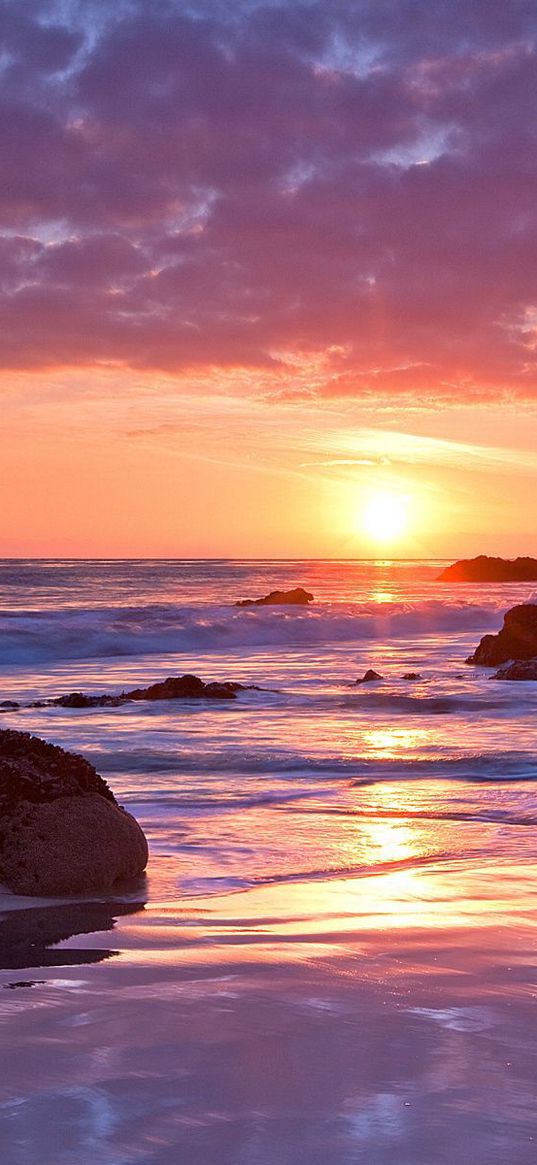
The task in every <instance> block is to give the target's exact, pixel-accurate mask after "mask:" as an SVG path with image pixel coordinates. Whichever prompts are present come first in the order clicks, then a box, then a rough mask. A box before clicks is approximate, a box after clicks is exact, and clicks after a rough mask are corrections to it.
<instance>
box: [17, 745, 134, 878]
mask: <svg viewBox="0 0 537 1165" xmlns="http://www.w3.org/2000/svg"><path fill="white" fill-rule="evenodd" d="M147 857H148V849H147V842H146V839H145V837H144V834H143V832H142V830H141V829H140V826H139V825H138V822H137V821H135V819H134V817H132V816H131V814H130V813H127V812H126V810H125V809H122V808H121V807H120V806H119V805H118V803H117V801H116V799H115V797H114V794H113V793H112V790H111V789H110V788H109V787H108V785H107V784H106V781H104V780H103V778H102V777H100V776H99V774H98V773H97V772H96V770H95V769H94V768H93V765H91V764H90V763H89V761H86V760H84V758H83V757H81V756H76V755H74V754H72V753H68V752H65V751H64V750H63V749H62V748H57V747H56V746H55V745H53V744H47V743H46V742H45V741H44V740H40V739H39V738H38V737H36V736H30V734H29V733H27V732H14V731H11V730H7V731H0V881H2V882H4V883H5V884H6V885H7V886H9V888H10V889H11V890H13V891H14V892H15V893H17V894H29V895H32V896H33V895H38V896H42V895H47V896H49V895H64V894H89V893H93V892H96V891H103V890H110V889H111V888H112V887H113V886H114V885H115V884H116V883H118V882H123V881H126V880H128V879H132V878H135V877H138V876H139V875H141V874H142V873H143V871H144V869H145V867H146V864H147Z"/></svg>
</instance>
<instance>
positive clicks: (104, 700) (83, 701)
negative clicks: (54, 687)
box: [51, 692, 125, 708]
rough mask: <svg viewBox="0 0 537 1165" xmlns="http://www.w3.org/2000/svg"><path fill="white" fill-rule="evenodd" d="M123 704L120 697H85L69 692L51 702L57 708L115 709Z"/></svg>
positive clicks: (81, 693)
mask: <svg viewBox="0 0 537 1165" xmlns="http://www.w3.org/2000/svg"><path fill="white" fill-rule="evenodd" d="M124 702H125V701H124V699H123V697H122V696H86V695H84V693H83V692H70V693H69V695H68V696H57V697H56V699H54V700H51V704H53V705H54V706H55V707H58V708H117V707H118V706H119V704H123V703H124Z"/></svg>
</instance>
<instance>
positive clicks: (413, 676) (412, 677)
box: [402, 671, 422, 680]
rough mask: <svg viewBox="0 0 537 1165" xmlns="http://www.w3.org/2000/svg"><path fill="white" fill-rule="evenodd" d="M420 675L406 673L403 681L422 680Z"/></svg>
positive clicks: (413, 672)
mask: <svg viewBox="0 0 537 1165" xmlns="http://www.w3.org/2000/svg"><path fill="white" fill-rule="evenodd" d="M421 678H422V677H421V676H420V673H419V672H417V671H406V672H405V674H404V676H402V679H404V680H421Z"/></svg>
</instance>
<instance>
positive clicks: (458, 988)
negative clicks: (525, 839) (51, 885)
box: [0, 860, 537, 1165]
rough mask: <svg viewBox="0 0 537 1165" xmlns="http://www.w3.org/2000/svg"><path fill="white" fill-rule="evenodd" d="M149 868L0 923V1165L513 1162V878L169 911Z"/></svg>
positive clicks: (527, 1023) (521, 1032)
mask: <svg viewBox="0 0 537 1165" xmlns="http://www.w3.org/2000/svg"><path fill="white" fill-rule="evenodd" d="M155 866H156V869H155V868H154V869H153V872H152V875H151V878H150V881H149V886H148V894H149V901H148V903H146V905H145V906H143V905H142V904H141V903H140V902H130V903H120V904H116V905H115V906H114V905H113V904H111V903H110V902H105V903H101V904H95V903H92V904H84V903H71V904H67V905H59V906H58V904H56V905H51V906H43V905H42V904H41V905H40V906H37V905H36V904H35V903H31V902H30V900H27V901H26V902H25V903H24V905H25V906H27V909H25V910H24V911H19V910H17V911H15V912H14V911H13V910H11V911H9V912H8V913H7V914H5V915H4V919H5V920H6V921H5V922H4V923H3V924H2V931H3V944H4V945H3V948H2V953H3V957H4V962H3V966H4V968H5V969H3V970H2V971H1V972H0V983H1V986H0V1014H1V1020H2V1039H1V1047H2V1051H1V1057H2V1073H1V1079H2V1089H1V1107H0V1143H1V1144H2V1162H3V1165H30V1163H32V1165H33V1163H34V1162H38V1161H39V1163H40V1165H53V1163H54V1165H58V1163H65V1165H67V1163H68V1165H90V1162H92V1163H96V1165H130V1163H131V1162H133V1163H135V1162H136V1163H143V1165H176V1163H179V1162H183V1161H184V1162H185V1163H188V1165H275V1163H276V1162H278V1165H328V1163H330V1165H361V1163H362V1162H363V1163H364V1165H388V1163H392V1162H395V1161H397V1163H398V1165H454V1163H460V1162H464V1163H466V1162H468V1163H469V1162H473V1163H474V1165H491V1163H492V1165H506V1163H507V1162H509V1165H530V1162H531V1163H533V1162H534V1161H535V1159H536V1152H537V1118H536V1116H535V1112H536V1102H537V1047H536V1045H535V1040H534V1038H533V1031H534V1024H535V1011H536V1006H537V971H536V967H535V945H536V925H535V904H536V903H535V898H536V894H535V877H534V874H535V870H534V867H533V865H532V863H531V862H530V861H529V860H525V861H523V862H521V864H519V865H514V864H512V863H509V862H507V861H506V862H504V863H502V864H494V863H492V862H487V861H484V862H483V863H481V864H480V866H479V868H475V866H474V867H471V866H470V865H469V863H468V862H467V861H461V862H460V863H458V864H457V863H455V864H454V863H453V861H451V862H450V863H449V876H447V866H444V865H443V863H442V862H441V861H434V862H431V864H429V865H426V866H421V867H412V866H411V865H408V866H406V867H403V868H395V869H393V870H391V871H388V872H383V873H382V874H378V875H376V876H364V877H353V878H348V877H346V878H331V879H329V880H326V879H323V880H308V881H304V882H301V881H296V882H295V883H292V884H286V885H285V886H281V885H279V884H273V885H265V886H262V887H259V888H254V889H249V890H247V891H241V892H237V893H228V894H225V895H222V896H220V897H211V898H208V899H203V898H191V899H189V900H186V899H176V900H174V899H172V898H166V897H164V898H160V899H159V896H158V891H159V889H161V890H162V889H164V888H165V886H166V879H165V878H163V879H162V881H159V874H158V868H159V863H158V862H157V863H155ZM162 867H163V868H164V867H165V862H163V863H162ZM6 902H7V903H8V904H9V905H10V906H11V907H13V906H15V905H19V904H20V903H16V902H15V900H11V902H9V900H6ZM114 919H115V922H114V921H113V920H114ZM6 926H7V927H11V931H9V930H8V929H6ZM21 928H22V933H23V939H24V943H23V947H24V949H25V950H26V955H27V954H28V936H29V935H31V934H32V932H33V934H34V941H35V943H36V944H37V945H36V948H35V949H36V950H38V951H41V955H40V956H39V957H40V958H41V959H42V962H41V963H40V969H39V971H37V970H36V968H37V965H38V961H39V959H38V958H36V959H35V960H34V961H32V960H31V959H30V960H28V961H26V962H22V961H21V966H22V965H24V966H26V967H28V966H32V968H33V970H32V972H31V974H30V973H28V977H27V978H26V976H25V975H24V974H22V973H19V972H17V971H16V970H15V966H14V964H15V963H16V961H17V957H18V956H17V954H16V950H18V951H19V952H20V951H21V950H22V949H23V948H21V946H20V944H21ZM66 933H70V934H71V937H66ZM10 935H11V937H10ZM17 943H18V944H19V946H18V948H17ZM49 943H52V944H54V945H53V947H52V950H50V949H49V950H48V951H47V949H46V948H47V944H49ZM10 944H11V954H12V955H13V954H14V952H15V955H14V957H12V958H11V962H10V959H9V948H10ZM43 952H44V953H43ZM76 964H79V965H78V966H76ZM35 980H39V982H34V985H33V986H31V983H32V981H35ZM21 981H22V983H25V984H26V986H14V984H15V983H17V982H19V983H20V982H21ZM6 988H9V989H6Z"/></svg>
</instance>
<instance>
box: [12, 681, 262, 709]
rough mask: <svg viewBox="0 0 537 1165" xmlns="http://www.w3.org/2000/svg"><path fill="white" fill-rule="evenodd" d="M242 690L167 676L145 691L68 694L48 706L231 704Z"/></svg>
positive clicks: (233, 685) (223, 684) (235, 686)
mask: <svg viewBox="0 0 537 1165" xmlns="http://www.w3.org/2000/svg"><path fill="white" fill-rule="evenodd" d="M246 690H247V688H246V686H245V685H244V684H238V683H231V682H229V681H228V682H225V683H215V682H213V683H209V684H205V683H204V682H203V680H200V679H199V677H198V676H189V675H186V676H168V678H167V679H165V680H159V681H158V682H157V683H156V684H150V685H149V687H147V688H132V690H131V691H129V692H121V694H120V695H119V696H109V695H107V694H106V693H105V694H104V695H100V696H86V695H85V694H84V693H83V692H70V693H69V695H67V696H57V697H56V698H55V699H54V700H51V701H50V704H52V705H54V707H59V708H118V707H119V706H120V705H121V704H130V703H132V702H133V701H136V700H192V699H194V700H199V699H203V698H206V699H217V700H234V699H235V697H236V693H237V692H241V691H246ZM37 706H38V705H35V704H34V705H33V707H37ZM41 706H43V705H39V707H41Z"/></svg>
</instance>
